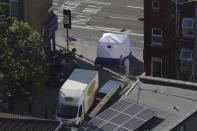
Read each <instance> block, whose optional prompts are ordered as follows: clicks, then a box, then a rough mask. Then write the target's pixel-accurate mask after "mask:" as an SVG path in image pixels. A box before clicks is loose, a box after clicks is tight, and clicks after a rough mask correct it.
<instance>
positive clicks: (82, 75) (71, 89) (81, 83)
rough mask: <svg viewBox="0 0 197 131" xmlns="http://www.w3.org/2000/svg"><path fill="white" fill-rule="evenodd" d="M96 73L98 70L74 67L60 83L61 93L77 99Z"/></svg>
mask: <svg viewBox="0 0 197 131" xmlns="http://www.w3.org/2000/svg"><path fill="white" fill-rule="evenodd" d="M97 73H98V71H94V70H85V69H75V70H74V71H73V72H72V74H71V75H70V76H69V78H68V79H67V80H66V81H65V82H64V84H63V85H62V87H61V89H60V93H61V95H62V96H64V97H65V96H67V97H72V98H74V99H75V100H74V101H77V99H78V98H80V97H81V95H82V93H83V91H84V90H85V89H86V88H87V85H88V84H90V82H91V81H92V80H93V78H94V77H95V76H96V74H97ZM62 96H61V97H62ZM74 101H73V102H74ZM74 103H75V102H74Z"/></svg>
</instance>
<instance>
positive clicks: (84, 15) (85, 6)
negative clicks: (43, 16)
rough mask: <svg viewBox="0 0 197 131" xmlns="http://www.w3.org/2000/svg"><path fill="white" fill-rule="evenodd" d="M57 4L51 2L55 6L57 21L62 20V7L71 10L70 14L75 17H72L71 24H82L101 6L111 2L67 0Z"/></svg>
mask: <svg viewBox="0 0 197 131" xmlns="http://www.w3.org/2000/svg"><path fill="white" fill-rule="evenodd" d="M57 5H58V3H57V2H53V6H54V7H55V8H56V9H55V10H54V13H55V14H56V15H57V16H58V22H62V20H63V13H62V12H63V9H67V10H71V13H72V16H74V17H75V18H76V19H72V25H84V23H86V22H88V21H90V20H91V18H92V17H93V16H94V15H95V14H97V13H98V12H100V11H101V10H102V8H103V6H110V5H111V3H107V2H100V1H94V0H68V1H66V2H65V3H64V4H62V5H61V6H59V7H58V6H57Z"/></svg>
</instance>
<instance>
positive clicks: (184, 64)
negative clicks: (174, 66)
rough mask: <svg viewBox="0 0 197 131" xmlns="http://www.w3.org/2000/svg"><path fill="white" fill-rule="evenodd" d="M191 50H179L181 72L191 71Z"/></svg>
mask: <svg viewBox="0 0 197 131" xmlns="http://www.w3.org/2000/svg"><path fill="white" fill-rule="evenodd" d="M192 54H193V51H192V50H188V49H181V53H180V60H181V71H182V72H186V71H192Z"/></svg>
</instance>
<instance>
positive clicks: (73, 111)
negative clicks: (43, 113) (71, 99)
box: [57, 105, 78, 119]
mask: <svg viewBox="0 0 197 131" xmlns="http://www.w3.org/2000/svg"><path fill="white" fill-rule="evenodd" d="M77 113H78V107H77V106H68V105H59V107H58V111H57V115H58V116H59V117H62V118H68V119H73V118H76V117H77Z"/></svg>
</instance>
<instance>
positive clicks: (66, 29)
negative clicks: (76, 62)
mask: <svg viewBox="0 0 197 131" xmlns="http://www.w3.org/2000/svg"><path fill="white" fill-rule="evenodd" d="M66 31H67V50H68V51H69V45H68V28H66Z"/></svg>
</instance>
